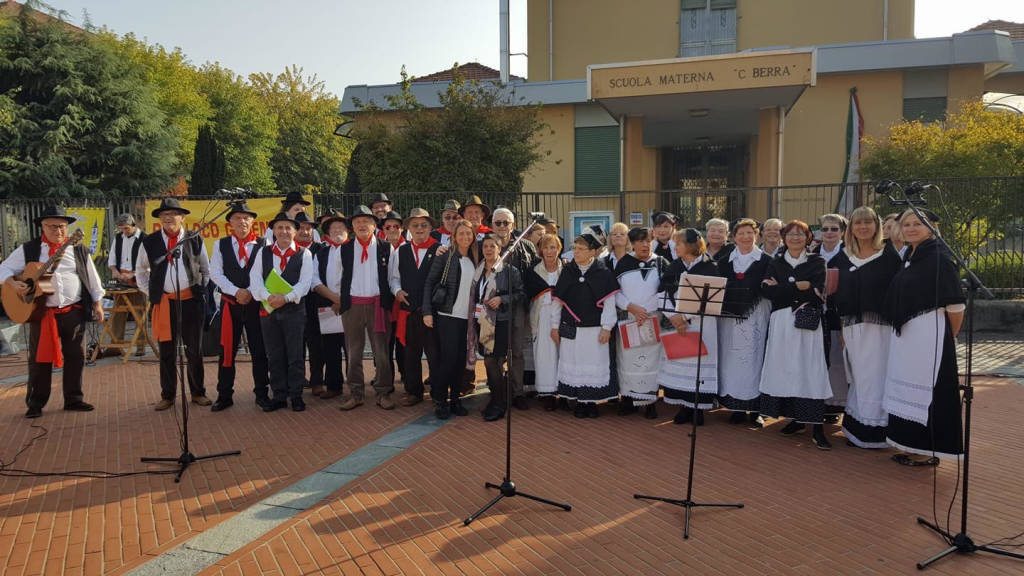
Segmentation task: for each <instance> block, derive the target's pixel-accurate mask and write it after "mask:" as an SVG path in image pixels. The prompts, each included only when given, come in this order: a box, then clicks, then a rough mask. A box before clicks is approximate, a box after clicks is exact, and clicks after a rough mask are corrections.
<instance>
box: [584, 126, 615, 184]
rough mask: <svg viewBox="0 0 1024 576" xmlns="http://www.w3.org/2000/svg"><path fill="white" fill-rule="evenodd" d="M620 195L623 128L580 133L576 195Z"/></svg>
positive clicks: (590, 129)
mask: <svg viewBox="0 0 1024 576" xmlns="http://www.w3.org/2000/svg"><path fill="white" fill-rule="evenodd" d="M618 191H619V127H618V126H594V127H587V128H577V129H576V194H577V195H580V196H584V195H600V194H610V193H615V192H618Z"/></svg>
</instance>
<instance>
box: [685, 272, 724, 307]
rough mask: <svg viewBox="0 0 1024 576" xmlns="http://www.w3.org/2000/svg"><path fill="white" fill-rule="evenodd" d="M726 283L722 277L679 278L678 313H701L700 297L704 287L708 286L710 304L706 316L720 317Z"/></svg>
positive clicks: (687, 276) (695, 276) (690, 275)
mask: <svg viewBox="0 0 1024 576" xmlns="http://www.w3.org/2000/svg"><path fill="white" fill-rule="evenodd" d="M725 281H726V279H725V278H724V277H721V276H701V275H699V274H684V275H683V276H681V277H680V278H679V290H678V291H677V292H676V311H677V312H682V313H684V314H697V313H698V312H700V297H701V294H703V293H704V285H705V284H707V285H708V302H707V306H706V307H705V308H704V313H705V314H710V315H712V316H718V315H720V314H721V313H722V299H723V298H724V297H725Z"/></svg>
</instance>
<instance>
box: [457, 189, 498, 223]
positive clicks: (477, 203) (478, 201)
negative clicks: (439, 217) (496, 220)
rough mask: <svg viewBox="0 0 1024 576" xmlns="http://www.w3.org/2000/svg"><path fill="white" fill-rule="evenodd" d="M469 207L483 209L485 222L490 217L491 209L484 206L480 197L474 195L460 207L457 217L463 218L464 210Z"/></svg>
mask: <svg viewBox="0 0 1024 576" xmlns="http://www.w3.org/2000/svg"><path fill="white" fill-rule="evenodd" d="M470 206H479V207H480V208H483V211H484V220H487V219H488V218H490V217H491V207H490V206H488V205H487V204H484V201H483V200H481V199H480V197H479V196H477V195H476V194H473V195H472V196H470V197H469V200H466V202H465V204H463V205H462V207H461V208H459V215H460V216H462V217H463V218H465V215H466V208H469V207H470Z"/></svg>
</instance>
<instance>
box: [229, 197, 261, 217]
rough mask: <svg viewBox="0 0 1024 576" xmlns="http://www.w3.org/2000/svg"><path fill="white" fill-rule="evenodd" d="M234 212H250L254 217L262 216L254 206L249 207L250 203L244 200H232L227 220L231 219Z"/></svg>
mask: <svg viewBox="0 0 1024 576" xmlns="http://www.w3.org/2000/svg"><path fill="white" fill-rule="evenodd" d="M232 214H248V215H249V216H252V217H253V218H259V216H260V215H259V214H257V213H256V211H255V210H253V209H252V208H249V205H248V204H246V203H245V202H244V201H242V202H232V203H231V210H228V215H227V216H225V217H224V219H225V220H231V215H232Z"/></svg>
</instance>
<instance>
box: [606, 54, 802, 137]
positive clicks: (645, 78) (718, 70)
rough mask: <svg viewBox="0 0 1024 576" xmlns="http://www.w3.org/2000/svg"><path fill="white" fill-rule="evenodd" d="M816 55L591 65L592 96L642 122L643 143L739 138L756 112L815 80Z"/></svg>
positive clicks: (792, 98) (787, 100)
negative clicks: (639, 118) (640, 119)
mask: <svg viewBox="0 0 1024 576" xmlns="http://www.w3.org/2000/svg"><path fill="white" fill-rule="evenodd" d="M814 57H815V53H814V51H813V49H812V50H804V51H772V52H753V53H744V54H733V55H728V56H712V57H707V58H679V59H673V60H655V61H649V62H635V63H627V64H606V65H597V66H590V67H588V69H587V86H588V93H589V95H590V98H591V100H594V101H596V102H598V103H599V104H601V105H602V106H603V107H604V108H605V109H607V110H608V112H609V113H610V114H612V115H613V116H615V117H619V116H640V117H643V119H644V138H643V143H644V145H645V146H684V145H690V144H697V143H706V142H711V143H725V142H740V141H745V140H746V139H747V138H749V136H750V135H751V134H756V133H757V126H758V111H759V110H761V109H763V108H777V107H782V108H785V109H787V110H788V109H789V108H791V107H792V106H793V104H795V103H796V101H797V99H798V98H799V97H800V95H801V94H802V93H803V91H804V89H806V88H807V86H813V85H814V82H815V62H814Z"/></svg>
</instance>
